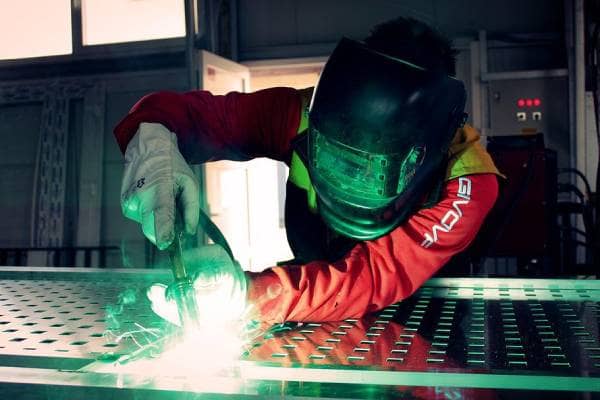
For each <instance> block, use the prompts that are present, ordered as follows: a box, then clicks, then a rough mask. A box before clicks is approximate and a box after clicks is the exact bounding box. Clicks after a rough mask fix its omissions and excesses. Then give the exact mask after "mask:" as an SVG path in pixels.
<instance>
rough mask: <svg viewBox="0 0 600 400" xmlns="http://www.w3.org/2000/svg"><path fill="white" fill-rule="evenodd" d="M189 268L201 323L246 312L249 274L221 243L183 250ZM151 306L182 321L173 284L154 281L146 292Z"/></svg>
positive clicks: (239, 316)
mask: <svg viewBox="0 0 600 400" xmlns="http://www.w3.org/2000/svg"><path fill="white" fill-rule="evenodd" d="M182 256H183V259H184V263H185V265H186V267H187V268H188V270H189V271H190V274H191V277H192V285H193V289H194V294H195V297H196V306H197V315H198V319H199V322H200V324H201V325H215V324H222V323H230V322H235V321H239V320H241V319H242V318H243V316H244V313H245V312H246V290H247V289H246V287H247V284H246V275H245V274H244V271H243V270H242V268H241V267H240V265H239V264H238V263H237V262H234V261H232V260H231V258H230V257H229V255H228V254H227V252H225V250H223V248H222V247H221V246H219V245H208V246H202V247H199V248H194V249H190V250H186V251H184V252H183V254H182ZM146 294H147V296H148V299H149V300H150V302H151V307H152V310H153V311H154V312H155V313H156V314H158V315H159V316H160V317H162V318H163V319H166V320H167V321H169V322H171V323H173V324H175V325H179V315H178V312H177V305H176V304H175V300H174V299H173V298H172V297H171V295H170V288H169V287H167V286H166V285H162V284H154V285H152V286H151V287H150V288H149V289H148V291H147V292H146Z"/></svg>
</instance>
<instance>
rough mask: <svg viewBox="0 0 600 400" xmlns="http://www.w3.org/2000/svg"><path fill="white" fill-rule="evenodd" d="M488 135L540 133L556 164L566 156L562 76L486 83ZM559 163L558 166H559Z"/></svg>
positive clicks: (565, 87)
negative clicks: (556, 159) (553, 153)
mask: <svg viewBox="0 0 600 400" xmlns="http://www.w3.org/2000/svg"><path fill="white" fill-rule="evenodd" d="M488 110H489V124H490V125H489V126H490V131H489V133H490V135H492V136H504V135H533V134H536V133H543V134H544V141H545V143H546V147H548V148H550V149H552V150H555V151H556V152H557V155H558V162H559V165H560V164H562V165H564V166H566V164H567V163H568V160H569V104H568V82H567V79H566V78H564V77H559V78H538V79H507V80H498V81H492V82H490V83H489V86H488ZM562 165H561V166H562Z"/></svg>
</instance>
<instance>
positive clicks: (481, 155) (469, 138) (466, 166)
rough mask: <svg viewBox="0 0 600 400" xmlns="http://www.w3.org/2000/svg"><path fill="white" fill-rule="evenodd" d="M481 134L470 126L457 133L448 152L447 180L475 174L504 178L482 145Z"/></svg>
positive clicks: (460, 129)
mask: <svg viewBox="0 0 600 400" xmlns="http://www.w3.org/2000/svg"><path fill="white" fill-rule="evenodd" d="M480 137H481V136H480V135H479V132H477V130H476V129H475V128H473V127H472V126H470V125H465V126H463V127H462V128H459V129H458V130H457V131H456V134H455V136H454V138H453V139H452V143H451V144H450V148H449V150H448V156H449V162H448V168H447V170H446V179H447V180H449V179H454V178H458V177H459V176H465V175H473V174H495V175H498V176H503V175H502V174H501V173H500V171H498V168H496V165H495V164H494V161H493V160H492V157H491V156H490V154H489V153H488V152H487V150H486V149H485V148H484V147H483V146H482V145H481V143H480Z"/></svg>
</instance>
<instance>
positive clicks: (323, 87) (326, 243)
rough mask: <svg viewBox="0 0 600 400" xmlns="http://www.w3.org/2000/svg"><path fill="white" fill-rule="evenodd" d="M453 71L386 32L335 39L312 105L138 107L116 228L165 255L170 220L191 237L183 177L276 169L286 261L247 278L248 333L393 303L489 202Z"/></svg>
mask: <svg viewBox="0 0 600 400" xmlns="http://www.w3.org/2000/svg"><path fill="white" fill-rule="evenodd" d="M455 56H456V51H455V50H454V49H453V48H452V45H451V43H450V41H449V40H447V39H446V38H444V37H443V36H442V35H440V34H439V33H438V32H437V31H435V30H433V29H432V28H430V27H429V26H427V25H426V24H424V23H422V22H420V21H417V20H414V19H410V18H397V19H395V20H393V21H390V22H386V23H383V24H381V25H378V26H376V27H375V28H374V29H373V30H372V31H371V33H370V35H369V36H368V37H367V38H366V39H365V40H364V41H354V40H350V39H342V40H341V41H340V42H339V43H338V45H337V47H336V48H335V50H334V51H333V53H332V54H331V56H330V57H329V59H328V61H327V63H326V65H325V67H324V70H323V71H322V73H321V76H320V79H319V82H318V84H317V86H316V88H314V90H313V88H309V89H305V90H296V89H291V88H283V87H278V88H271V89H265V90H261V91H257V92H255V93H237V92H232V93H229V94H227V95H223V96H217V95H213V94H211V93H210V92H207V91H201V90H197V91H191V92H187V93H175V92H168V91H161V92H156V93H152V94H149V95H147V96H145V97H143V98H142V99H141V100H140V101H139V102H138V103H137V104H135V105H134V107H133V108H132V109H131V111H130V112H129V113H128V115H127V116H126V117H125V118H124V119H123V120H122V121H121V122H120V123H119V124H118V125H117V127H116V128H115V136H116V138H117V141H118V143H119V145H120V148H121V150H122V151H123V152H124V154H125V158H126V167H125V174H124V178H123V184H122V196H121V204H122V209H123V213H124V214H125V216H127V217H129V218H131V219H133V220H135V221H137V222H139V223H141V226H142V230H143V233H144V234H145V236H146V237H147V238H148V239H149V240H151V241H152V243H154V244H155V245H156V246H157V247H158V248H159V249H166V248H168V247H169V245H170V244H171V242H172V241H173V238H174V221H175V215H176V209H178V210H179V211H178V212H180V213H181V214H182V215H183V221H184V226H185V230H186V231H187V232H188V233H190V234H191V233H193V232H195V231H196V228H197V225H198V218H199V207H200V190H199V184H198V180H197V178H196V177H195V175H194V173H193V172H192V170H191V168H190V167H189V164H197V163H204V162H210V161H215V160H223V159H226V160H234V161H246V160H250V159H252V158H255V157H268V158H271V159H274V160H278V161H283V162H285V163H286V164H287V165H288V166H289V167H290V172H289V178H288V183H287V193H286V207H285V222H286V230H287V237H288V241H289V244H290V247H291V249H292V251H293V253H294V256H295V259H294V260H292V261H290V262H287V263H285V265H279V266H274V267H272V268H269V269H267V270H265V271H263V272H261V273H247V274H246V275H245V277H246V279H247V286H245V287H246V288H247V298H248V300H249V302H251V303H254V304H255V305H256V307H257V309H258V310H259V312H260V318H261V319H262V320H263V321H266V322H269V323H274V322H283V321H324V320H342V319H346V318H351V317H361V316H362V315H364V314H366V313H368V312H372V311H375V310H378V309H381V308H383V307H385V306H387V305H389V304H392V303H394V302H397V301H399V300H402V299H404V298H406V297H408V296H409V295H411V294H412V293H413V292H414V291H415V290H417V289H418V288H419V287H420V286H421V285H422V284H423V283H424V282H425V281H426V280H427V279H428V278H430V277H431V276H432V275H433V274H434V273H435V272H436V271H438V270H439V269H440V268H441V267H442V266H443V265H444V264H445V263H446V262H447V261H448V260H449V259H450V258H451V257H452V256H453V255H455V254H456V253H458V252H460V251H462V250H464V249H465V248H466V247H467V246H468V245H469V244H470V243H471V242H472V240H473V239H474V237H475V236H476V234H477V232H478V230H479V228H480V227H481V225H482V223H483V221H484V218H485V216H486V215H487V213H488V212H489V210H490V209H491V208H492V206H493V204H494V202H495V200H496V197H497V194H498V180H497V177H498V175H499V173H498V171H497V169H496V167H495V166H494V164H493V162H492V160H491V158H490V156H489V155H488V153H487V152H486V151H485V150H484V148H483V147H482V146H481V144H480V143H479V135H478V133H477V132H476V130H475V129H474V128H473V127H471V126H469V125H467V124H465V120H466V114H465V113H464V108H465V101H466V92H465V89H464V86H463V84H462V82H460V81H458V80H456V79H455V78H453V76H454V75H455ZM242 286H243V285H242Z"/></svg>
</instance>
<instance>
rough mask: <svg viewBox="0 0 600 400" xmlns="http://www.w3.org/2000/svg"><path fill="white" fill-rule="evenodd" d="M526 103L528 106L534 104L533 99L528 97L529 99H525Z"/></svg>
mask: <svg viewBox="0 0 600 400" xmlns="http://www.w3.org/2000/svg"><path fill="white" fill-rule="evenodd" d="M525 105H526V106H527V107H531V106H532V105H533V100H531V99H527V100H525Z"/></svg>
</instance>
